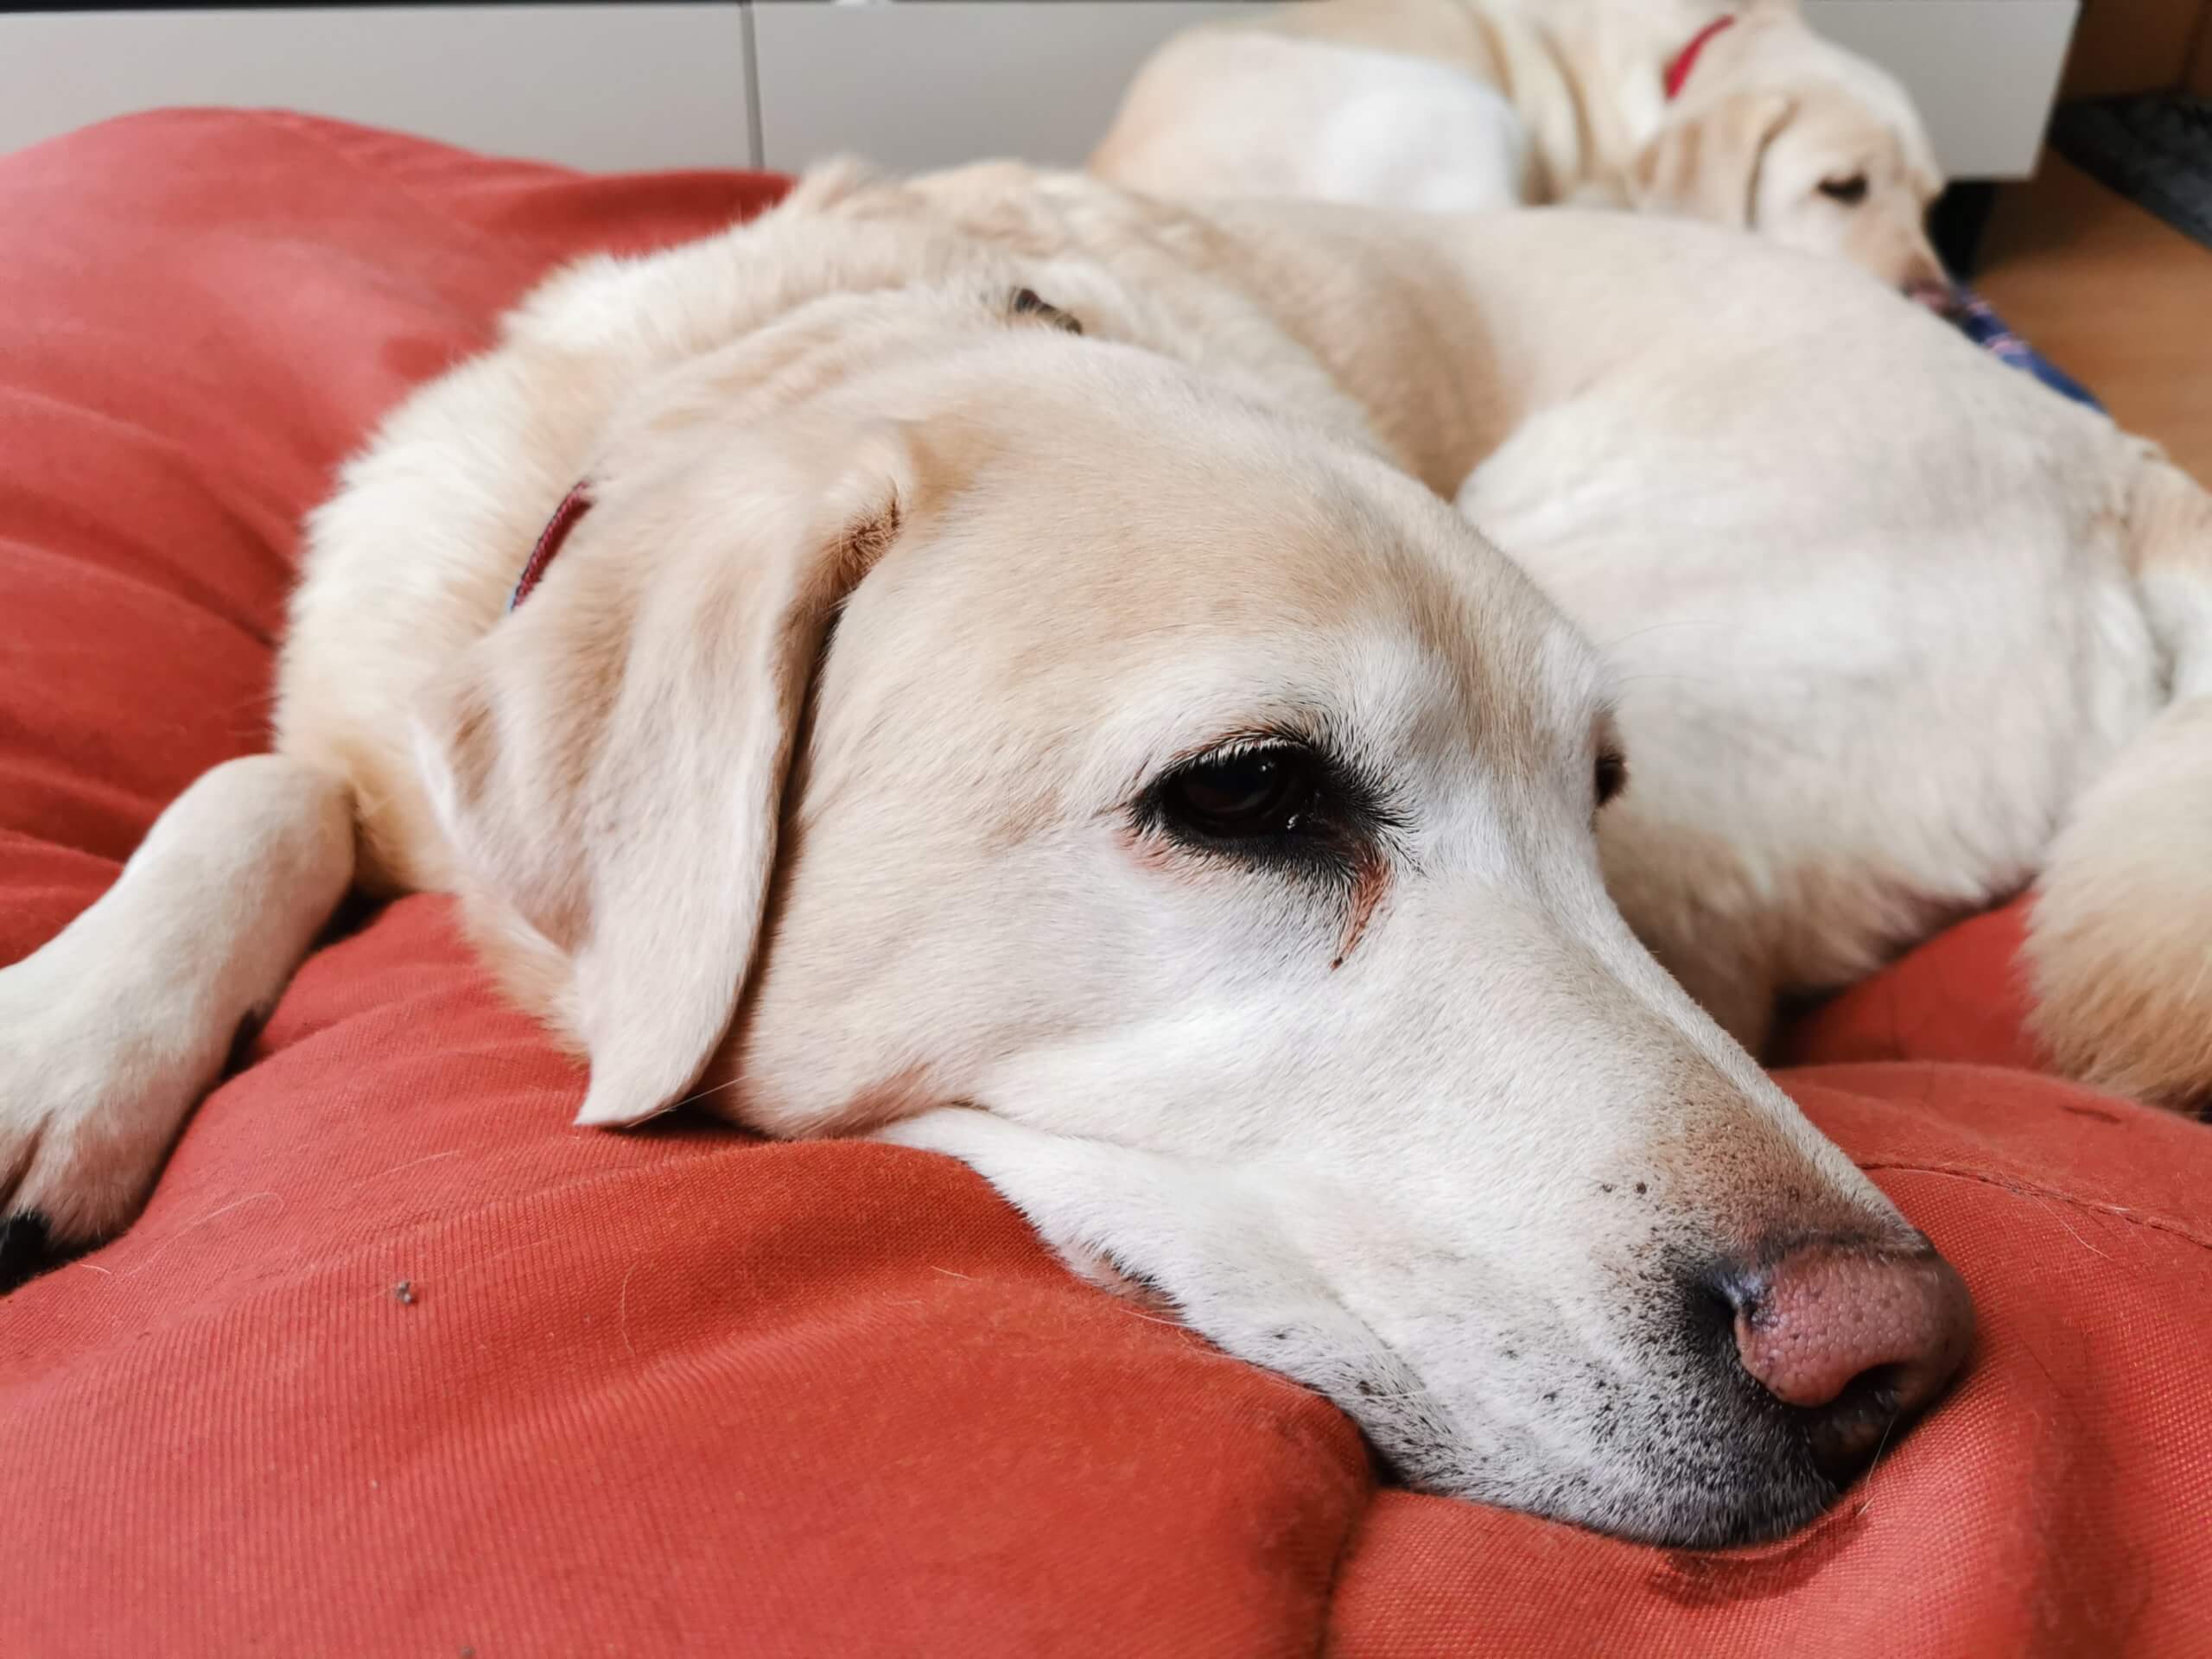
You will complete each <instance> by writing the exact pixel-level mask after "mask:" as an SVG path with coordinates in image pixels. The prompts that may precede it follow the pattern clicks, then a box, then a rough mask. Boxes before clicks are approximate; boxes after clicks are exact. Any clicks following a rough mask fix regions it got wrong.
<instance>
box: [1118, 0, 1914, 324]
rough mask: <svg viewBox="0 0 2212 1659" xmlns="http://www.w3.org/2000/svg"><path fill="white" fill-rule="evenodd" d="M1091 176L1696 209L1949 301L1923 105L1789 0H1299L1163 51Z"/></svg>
mask: <svg viewBox="0 0 2212 1659" xmlns="http://www.w3.org/2000/svg"><path fill="white" fill-rule="evenodd" d="M1090 168H1091V170H1092V171H1093V172H1094V173H1096V174H1097V175H1099V176H1100V177H1102V178H1108V179H1112V180H1114V181H1116V182H1118V183H1122V184H1125V185H1128V186H1129V187H1131V188H1135V189H1140V190H1145V191H1148V192H1150V193H1152V194H1156V195H1164V196H1173V197H1230V196H1294V197H1304V198H1309V199H1312V200H1324V201H1340V202H1349V203H1353V204H1364V205H1367V206H1371V207H1402V208H1408V209H1422V210H1428V211H1479V210H1484V209H1495V208H1499V207H1510V206H1515V205H1518V204H1522V203H1526V204H1529V205H1541V204H1545V203H1553V202H1561V201H1573V202H1575V203H1578V204H1581V205H1586V206H1599V205H1609V206H1614V207H1633V208H1635V209H1637V210H1638V211H1640V212H1645V213H1669V214H1682V215H1688V216H1689V217H1692V218H1696V219H1705V220H1707V221H1709V222H1711V223H1713V224H1716V225H1726V226H1732V227H1733V228H1735V229H1738V230H1748V231H1754V232H1758V234H1760V235H1762V236H1767V237H1770V238H1773V239H1774V240H1776V241H1777V242H1781V243H1783V244H1784V245H1788V246H1790V247H1795V248H1802V249H1803V250H1805V251H1808V252H1812V253H1817V254H1821V255H1824V256H1827V257H1835V258H1841V259H1847V260H1849V261H1852V262H1853V263H1854V264H1858V265H1859V266H1861V267H1863V268H1864V269H1866V270H1869V271H1871V272H1872V273H1873V274H1874V275H1875V276H1876V277H1879V278H1880V279H1881V280H1882V281H1884V282H1885V283H1888V284H1890V285H1891V287H1893V288H1897V289H1903V290H1904V291H1906V292H1908V293H1911V294H1913V295H1915V296H1916V297H1919V298H1921V299H1923V300H1926V301H1929V302H1941V301H1942V299H1944V298H1946V297H1947V296H1948V293H1949V284H1948V282H1947V281H1946V280H1945V277H1944V274H1943V269H1942V264H1940V262H1938V260H1937V259H1936V254H1935V251H1934V250H1933V249H1932V248H1931V247H1930V246H1929V242H1928V237H1927V232H1926V231H1925V229H1924V227H1923V222H1922V221H1923V218H1924V217H1925V214H1926V212H1927V208H1928V205H1929V202H1930V201H1932V200H1934V199H1935V197H1936V194H1937V193H1938V192H1939V191H1940V190H1941V189H1942V182H1943V181H1942V174H1941V172H1940V171H1939V169H1938V168H1937V167H1936V160H1935V152H1934V150H1933V149H1932V148H1931V147H1930V146H1929V142H1928V136H1927V133H1926V132H1925V130H1923V127H1922V125H1921V122H1920V117H1919V115H1918V113H1917V112H1916V111H1915V110H1914V108H1913V106H1912V101H1911V99H1910V97H1909V96H1908V95H1907V94H1906V92H1905V91H1904V88H1903V87H1902V86H1899V85H1898V84H1897V81H1896V79H1894V78H1892V77H1891V75H1889V74H1888V73H1886V72H1885V71H1884V70H1882V69H1879V68H1878V67H1875V66H1874V65H1873V64H1872V63H1869V62H1868V61H1866V60H1865V59H1864V58H1861V57H1859V56H1858V55H1856V54H1853V53H1851V52H1847V51H1846V50H1844V49H1843V48H1841V47H1839V46H1836V45H1834V44H1832V43H1831V42H1829V41H1825V40H1823V39H1821V37H1820V36H1819V35H1815V33H1813V31H1812V30H1811V29H1808V28H1807V27H1806V26H1805V23H1804V21H1803V19H1802V17H1801V16H1799V15H1798V12H1797V9H1796V3H1795V0H1302V3H1300V4H1296V5H1289V6H1283V7H1279V8H1270V9H1268V10H1266V11H1265V12H1263V13H1262V15H1261V16H1258V17H1257V18H1256V19H1245V18H1238V19H1235V20H1232V21H1227V22H1211V23H1206V24H1202V25H1200V26H1198V27H1197V28H1194V29H1190V30H1187V31H1186V32H1185V33H1183V34H1181V35H1177V36H1175V37H1174V38H1173V39H1172V40H1170V41H1168V42H1167V43H1166V45H1165V46H1163V47H1162V48H1160V50H1159V51H1158V52H1157V53H1156V54H1154V56H1153V57H1152V59H1151V60H1149V61H1148V62H1147V63H1146V65H1145V66H1144V67H1143V68H1142V69H1141V70H1140V71H1139V73H1138V74H1137V77H1136V79H1135V82H1134V83H1132V85H1131V86H1130V88H1129V91H1128V95H1127V96H1126V98H1125V99H1124V100H1123V102H1122V107H1121V110H1120V112H1119V113H1118V114H1117V115H1116V118H1115V121H1114V124H1113V125H1112V127H1111V128H1110V130H1109V131H1108V133H1107V136H1106V138H1105V140H1104V142H1103V143H1101V144H1100V145H1099V147H1098V149H1097V151H1096V154H1095V155H1094V156H1092V158H1091V162H1090Z"/></svg>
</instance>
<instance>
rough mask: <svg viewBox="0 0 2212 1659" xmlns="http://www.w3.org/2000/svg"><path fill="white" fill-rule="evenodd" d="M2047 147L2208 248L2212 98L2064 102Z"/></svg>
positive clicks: (2171, 95) (2211, 240)
mask: <svg viewBox="0 0 2212 1659" xmlns="http://www.w3.org/2000/svg"><path fill="white" fill-rule="evenodd" d="M2050 144H2051V148H2052V149H2056V151H2057V152H2058V153H2059V154H2060V155H2061V156H2064V157H2065V158H2066V159H2067V160H2068V161H2069V162H2073V163H2074V165H2075V166H2076V167H2078V168H2081V169H2082V171H2083V172H2084V173H2087V174H2088V175H2089V176H2090V177H2091V178H2093V179H2094V180H2096V181H2097V182H2098V183H2100V184H2101V185H2104V186H2105V187H2107V188H2109V189H2113V190H2117V191H2119V192H2120V194H2121V195H2123V196H2126V198H2127V199H2128V200H2130V201H2133V202H2135V203H2137V204H2138V205H2139V206H2141V207H2145V208H2147V209H2148V210H2149V211H2150V212H2152V213H2156V214H2157V215H2158V217H2159V218H2160V219H2164V220H2165V221H2166V223H2167V224H2169V225H2171V226H2173V227H2174V228H2175V229H2176V230H2177V231H2179V232H2182V233H2183V235H2184V236H2188V237H2192V238H2195V239H2196V241H2199V242H2201V243H2202V244H2203V245H2205V246H2206V247H2208V248H2212V98H2194V97H2191V96H2190V95H2188V94H2187V93H2183V92H2160V93H2154V94H2152V95H2150V96H2148V97H2131V98H2092V99H2079V100H2077V101H2076V102H2074V103H2071V104H2063V105H2060V106H2059V109H2058V113H2057V114H2056V115H2055V116H2053V117H2052V118H2051V122H2050Z"/></svg>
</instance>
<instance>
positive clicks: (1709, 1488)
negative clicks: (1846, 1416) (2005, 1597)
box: [1384, 1457, 1838, 1549]
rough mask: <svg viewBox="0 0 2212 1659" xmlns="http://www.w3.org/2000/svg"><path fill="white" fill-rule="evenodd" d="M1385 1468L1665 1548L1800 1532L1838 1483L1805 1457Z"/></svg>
mask: <svg viewBox="0 0 2212 1659" xmlns="http://www.w3.org/2000/svg"><path fill="white" fill-rule="evenodd" d="M1384 1461H1385V1462H1386V1464H1388V1465H1389V1473H1390V1474H1391V1475H1392V1476H1393V1478H1395V1479H1396V1480H1397V1481H1398V1482H1400V1483H1401V1484H1403V1485H1405V1486H1407V1487H1408V1488H1409V1489H1411V1490H1413V1491H1420V1492H1427V1493H1431V1494H1433V1495H1434V1496H1437V1497H1457V1498H1464V1499H1466V1500H1468V1501H1471V1502H1473V1503H1490V1504H1494V1505H1497V1506H1499V1507H1503V1508H1506V1509H1511V1510H1520V1511H1522V1512H1523V1513H1525V1514H1529V1515H1534V1516H1538V1517H1540V1518H1541V1519H1543V1520H1547V1521H1559V1522H1566V1523H1567V1524H1568V1525H1571V1526H1578V1527H1583V1528H1586V1529H1589V1530H1590V1531H1592V1532H1598V1533H1603V1534H1605V1535H1607V1536H1608V1537H1613V1538H1619V1539H1623V1540H1625V1541H1629V1542H1631V1543H1639V1544H1652V1545H1656V1546H1659V1547H1661V1548H1669V1549H1728V1548H1738V1547H1741V1546H1745V1545H1751V1544H1764V1543H1770V1542H1772V1541H1775V1540H1777V1539H1778V1538H1783V1537H1786V1536H1788V1535H1789V1534H1791V1533H1793V1532H1796V1531H1797V1530H1798V1529H1800V1528H1802V1527H1804V1526H1806V1525H1808V1523H1810V1522H1813V1521H1814V1520H1815V1519H1817V1518H1818V1517H1819V1516H1820V1515H1821V1513H1822V1512H1823V1511H1824V1510H1827V1507H1828V1505H1829V1504H1831V1503H1834V1501H1835V1497H1836V1494H1837V1491H1838V1489H1837V1487H1836V1486H1835V1485H1834V1483H1832V1482H1831V1481H1829V1480H1827V1478H1825V1477H1823V1476H1822V1475H1821V1473H1820V1472H1819V1471H1817V1470H1816V1469H1815V1468H1814V1467H1813V1465H1812V1460H1811V1459H1810V1458H1809V1457H1804V1458H1802V1459H1785V1460H1783V1461H1781V1462H1779V1463H1777V1464H1775V1465H1772V1466H1770V1467H1768V1468H1765V1469H1763V1470H1757V1471H1754V1470H1752V1469H1749V1468H1745V1469H1744V1470H1742V1471H1737V1472H1731V1473H1726V1474H1717V1473H1716V1471H1713V1470H1711V1469H1708V1468H1698V1469H1690V1470H1683V1471H1677V1473H1676V1475H1675V1478H1672V1479H1669V1478H1668V1476H1667V1474H1666V1472H1665V1471H1663V1470H1654V1471H1652V1472H1651V1473H1650V1474H1649V1475H1648V1476H1646V1477H1644V1478H1641V1479H1637V1480H1634V1481H1617V1480H1613V1479H1600V1478H1592V1477H1591V1476H1590V1475H1589V1474H1588V1473H1587V1472H1586V1471H1582V1472H1577V1473H1573V1474H1547V1473H1545V1472H1544V1471H1529V1473H1528V1474H1527V1475H1525V1476H1523V1477H1521V1478H1508V1479H1506V1480H1503V1481H1500V1480H1498V1479H1497V1478H1478V1479H1475V1480H1472V1481H1469V1480H1467V1479H1465V1478H1461V1477H1460V1476H1459V1474H1458V1472H1457V1471H1442V1470H1440V1471H1434V1472H1433V1473H1430V1474H1424V1472H1423V1471H1420V1470H1419V1469H1415V1468H1408V1467H1405V1466H1404V1465H1403V1464H1402V1461H1401V1460H1397V1459H1385V1460H1384Z"/></svg>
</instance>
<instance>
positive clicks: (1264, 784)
mask: <svg viewBox="0 0 2212 1659" xmlns="http://www.w3.org/2000/svg"><path fill="white" fill-rule="evenodd" d="M1313 792H1314V766H1313V760H1312V759H1311V757H1309V756H1308V755H1306V754H1305V753H1302V752H1300V750H1297V749H1292V748H1265V749H1238V750H1232V751H1230V752H1229V753H1224V754H1216V755H1209V756H1207V757H1205V759H1203V760H1193V761H1192V762H1191V763H1190V764H1189V765H1188V766H1185V767H1183V768H1182V770H1180V771H1179V772H1176V773H1174V774H1173V776H1172V777H1170V778H1168V779H1166V782H1165V784H1164V785H1162V787H1161V789H1160V810H1161V811H1162V813H1163V814H1164V815H1165V816H1166V817H1167V819H1168V820H1169V822H1170V823H1173V825H1174V826H1175V827H1176V828H1178V829H1183V830H1186V831H1188V832H1189V833H1190V834H1192V835H1194V836H1202V837H1204V838H1205V839H1206V840H1209V841H1246V840H1253V839H1256V838H1259V837H1262V836H1281V835H1287V834H1288V833H1289V832H1290V831H1292V830H1294V829H1297V828H1298V827H1299V825H1300V823H1302V822H1303V821H1304V819H1305V817H1306V812H1307V810H1309V809H1310V808H1311V807H1312V805H1313Z"/></svg>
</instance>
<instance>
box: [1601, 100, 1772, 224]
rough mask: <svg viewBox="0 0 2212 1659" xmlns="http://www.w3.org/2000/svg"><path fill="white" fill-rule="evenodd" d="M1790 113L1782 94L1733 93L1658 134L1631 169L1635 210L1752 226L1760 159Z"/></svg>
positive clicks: (1670, 125)
mask: <svg viewBox="0 0 2212 1659" xmlns="http://www.w3.org/2000/svg"><path fill="white" fill-rule="evenodd" d="M1794 112H1795V105H1794V104H1793V103H1792V101H1791V99H1789V96H1788V95H1787V94H1785V93H1783V92H1734V93H1732V94H1730V95H1729V96H1728V97H1726V98H1724V99H1719V101H1718V102H1716V103H1714V104H1712V105H1708V106H1707V107H1706V108H1705V109H1703V110H1700V111H1698V112H1697V113H1696V114H1694V115H1691V116H1687V117H1685V118H1682V119H1681V120H1678V121H1675V122H1673V123H1671V124H1669V125H1668V126H1666V127H1664V128H1662V129H1661V130H1660V132H1659V136H1658V137H1656V138H1654V139H1653V140H1652V141H1651V142H1650V143H1648V144H1646V145H1645V146H1644V147H1643V151H1642V152H1641V153H1640V154H1639V155H1638V156H1637V158H1636V160H1635V162H1633V163H1632V164H1631V165H1630V168H1629V194H1630V197H1631V199H1632V200H1633V201H1634V203H1635V205H1636V207H1637V209H1638V210H1639V211H1641V212H1643V213H1677V214H1681V215H1684V216H1686V217H1689V218H1694V219H1711V220H1712V221H1713V223H1714V224H1716V225H1726V226H1732V227H1733V228H1734V229H1737V230H1739V231H1740V230H1749V229H1751V213H1752V204H1753V203H1754V201H1755V200H1757V198H1758V181H1759V162H1760V159H1761V158H1762V157H1763V156H1764V155H1765V153H1766V147H1767V145H1768V144H1770V143H1772V142H1773V140H1774V136H1775V134H1777V132H1780V131H1781V130H1782V129H1783V124H1785V123H1786V122H1788V121H1789V118H1790V116H1791V115H1792V114H1793V113H1794Z"/></svg>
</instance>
